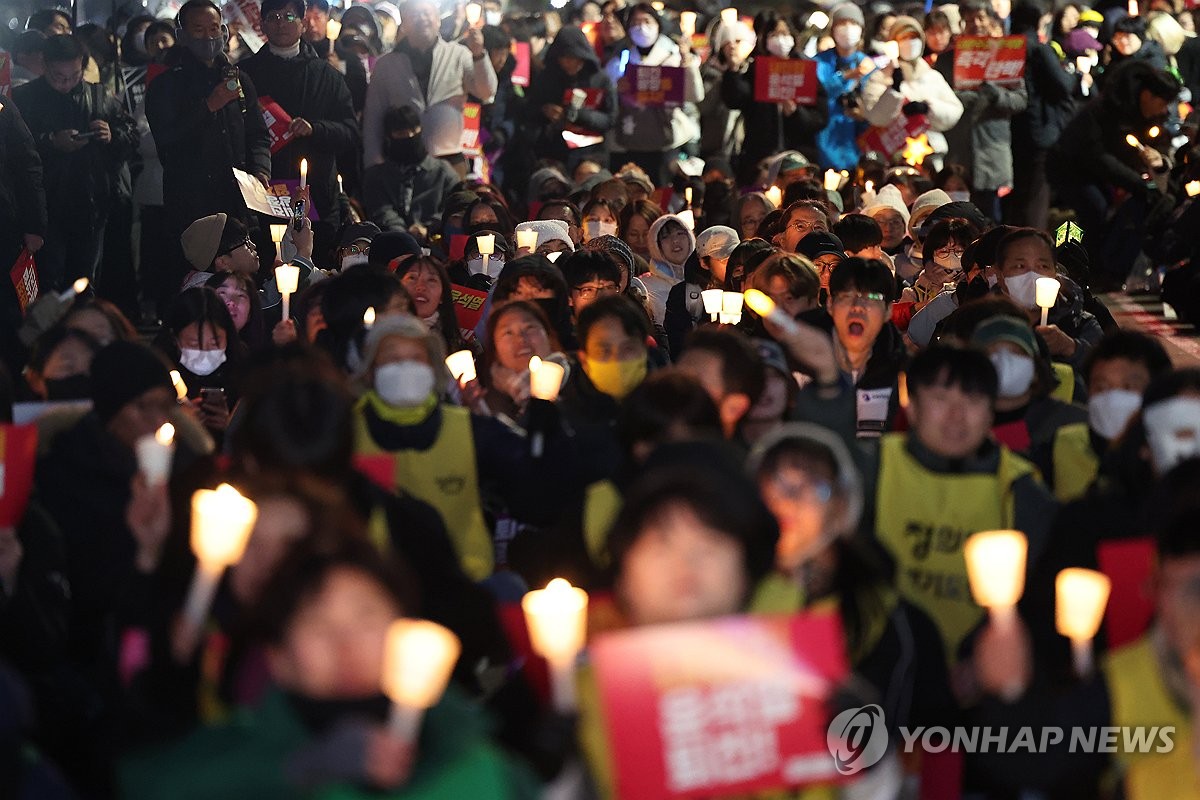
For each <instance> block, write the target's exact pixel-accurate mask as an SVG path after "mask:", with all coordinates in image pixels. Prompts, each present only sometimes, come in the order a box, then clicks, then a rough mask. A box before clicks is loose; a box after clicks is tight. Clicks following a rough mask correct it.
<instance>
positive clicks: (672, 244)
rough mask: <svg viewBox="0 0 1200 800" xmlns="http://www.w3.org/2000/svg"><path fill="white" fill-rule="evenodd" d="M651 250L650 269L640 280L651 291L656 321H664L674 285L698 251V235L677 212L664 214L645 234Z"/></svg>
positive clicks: (679, 280)
mask: <svg viewBox="0 0 1200 800" xmlns="http://www.w3.org/2000/svg"><path fill="white" fill-rule="evenodd" d="M646 239H647V242H648V245H647V247H648V248H649V253H650V272H649V273H648V274H647V275H643V276H641V281H642V283H643V284H645V286H646V290H647V291H648V292H649V293H650V308H651V313H652V315H653V317H654V321H655V322H656V323H658V324H659V325H662V324H664V322H665V320H666V312H667V297H668V296H670V293H671V289H672V288H674V287H675V284H677V283H679V282H681V281H682V280H683V279H684V274H685V272H686V264H687V260H688V258H689V257H690V256H691V255H692V253H693V252H695V250H696V235H695V234H694V233H692V230H691V228H690V227H688V226H687V225H686V224H685V223H684V221H683V219H681V218H680V217H679V216H678V215H676V214H664V215H662V216H661V217H659V218H658V219H656V220H655V221H654V224H653V225H651V226H650V231H649V233H648V234H647V236H646Z"/></svg>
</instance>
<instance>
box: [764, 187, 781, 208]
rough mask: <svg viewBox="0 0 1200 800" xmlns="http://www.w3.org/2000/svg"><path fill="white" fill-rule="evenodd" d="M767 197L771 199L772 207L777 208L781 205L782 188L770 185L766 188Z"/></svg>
mask: <svg viewBox="0 0 1200 800" xmlns="http://www.w3.org/2000/svg"><path fill="white" fill-rule="evenodd" d="M767 199H768V200H770V201H771V205H772V206H773V207H774V208H779V207H780V206H782V205H783V189H780V188H779V187H778V186H772V187H771V188H769V189H767Z"/></svg>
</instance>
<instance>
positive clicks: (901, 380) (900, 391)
mask: <svg viewBox="0 0 1200 800" xmlns="http://www.w3.org/2000/svg"><path fill="white" fill-rule="evenodd" d="M896 393H897V395H898V396H899V398H900V407H901V408H903V409H907V408H908V375H907V373H904V372H901V373H900V374H899V375H897V376H896Z"/></svg>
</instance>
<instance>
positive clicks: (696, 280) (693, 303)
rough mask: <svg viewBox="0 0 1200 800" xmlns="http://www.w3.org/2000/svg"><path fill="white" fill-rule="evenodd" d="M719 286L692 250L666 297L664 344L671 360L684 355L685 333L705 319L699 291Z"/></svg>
mask: <svg viewBox="0 0 1200 800" xmlns="http://www.w3.org/2000/svg"><path fill="white" fill-rule="evenodd" d="M720 288H723V287H722V285H721V284H717V283H714V282H713V276H712V273H711V272H709V271H708V270H707V269H705V268H704V265H703V264H702V263H701V261H700V255H699V254H698V253H697V252H696V251H695V250H693V251H692V254H691V255H690V256H688V259H687V262H686V263H685V264H684V265H683V280H682V281H681V282H680V283H677V284H675V285H674V286H672V287H671V291H670V293H668V295H667V308H666V319H665V320H664V321H663V328H665V329H666V331H667V344H668V346H669V347H670V348H671V358H672V360H676V361H678V360H679V356H681V355H683V343H684V341H686V339H687V337H688V334H690V333H691V332H692V330H693V329H694V328H695V327H696V325H698V324H699V323H701V322H703V321H705V320H706V319H707V315H706V314H705V313H704V298H703V297H702V296H701V294H700V293H701V292H703V291H704V290H705V289H720Z"/></svg>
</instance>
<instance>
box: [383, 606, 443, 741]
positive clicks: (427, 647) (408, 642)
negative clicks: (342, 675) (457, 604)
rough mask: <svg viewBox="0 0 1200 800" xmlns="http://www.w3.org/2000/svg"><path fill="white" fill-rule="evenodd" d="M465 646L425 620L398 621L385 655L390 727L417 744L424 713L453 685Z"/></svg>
mask: <svg viewBox="0 0 1200 800" xmlns="http://www.w3.org/2000/svg"><path fill="white" fill-rule="evenodd" d="M461 652H462V643H461V642H460V641H459V640H458V637H457V636H455V635H454V634H453V633H451V632H450V631H449V630H448V629H447V628H444V627H442V626H441V625H438V624H437V623H436V622H430V621H429V620H424V619H398V620H396V621H395V622H393V623H392V624H391V626H390V627H389V628H388V632H387V642H386V643H385V645H384V651H383V675H382V679H381V682H382V684H383V686H382V688H383V692H384V694H386V695H387V696H388V698H389V699H391V701H392V715H391V721H390V725H389V727H390V728H391V731H392V733H393V734H394V735H396V736H398V737H399V738H401V739H404V740H406V741H409V742H415V741H416V738H417V731H418V729H419V728H420V726H421V717H422V716H423V715H424V713H425V711H426V710H427V709H429V708H432V707H433V706H434V705H436V704H437V702H438V700H439V699H441V696H442V695H443V694H444V693H445V691H446V685H447V684H448V683H449V682H450V674H451V673H452V672H453V671H454V665H455V663H457V662H458V656H459V654H460V653H461Z"/></svg>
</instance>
